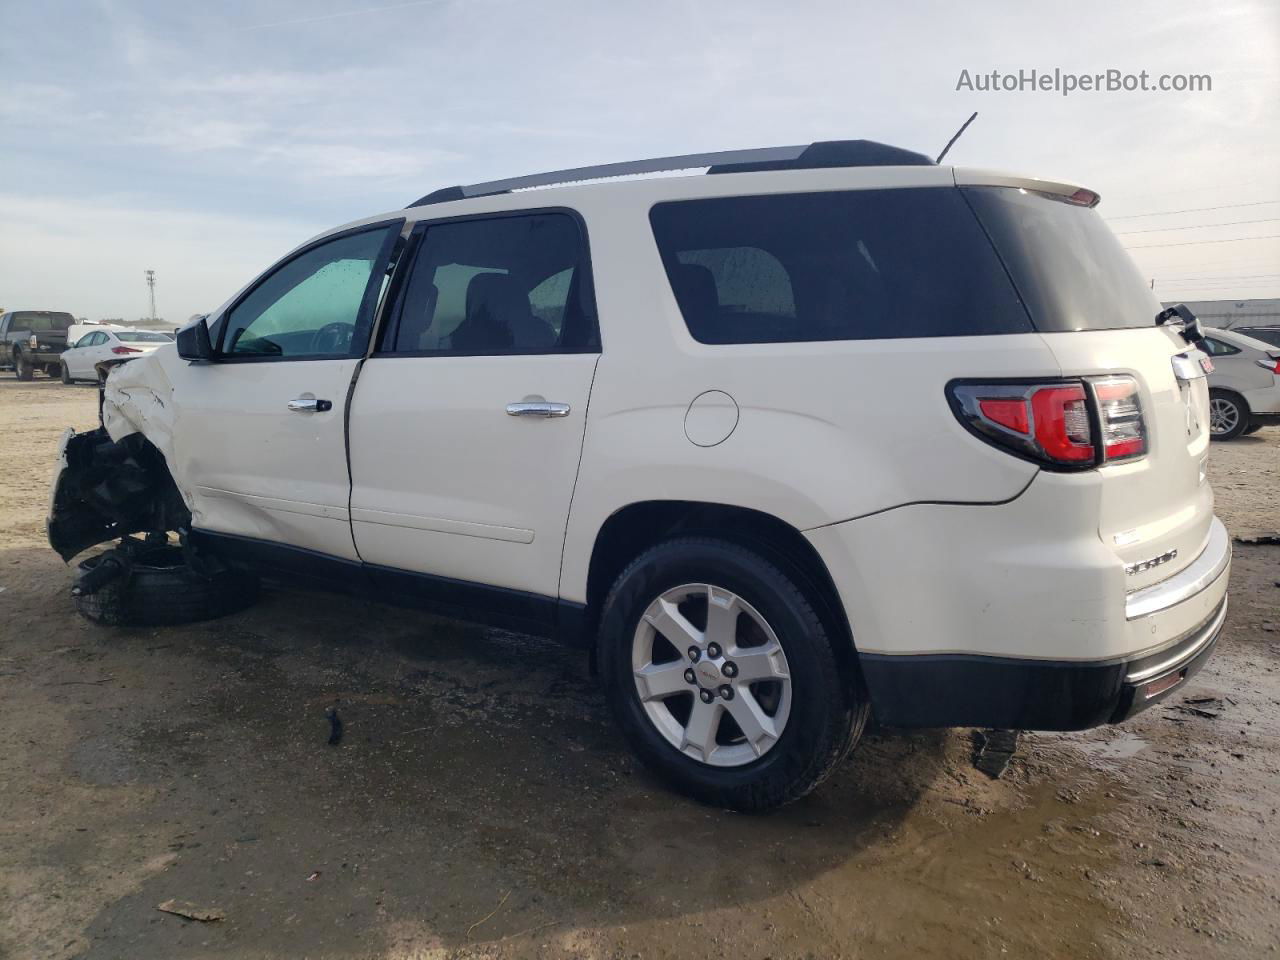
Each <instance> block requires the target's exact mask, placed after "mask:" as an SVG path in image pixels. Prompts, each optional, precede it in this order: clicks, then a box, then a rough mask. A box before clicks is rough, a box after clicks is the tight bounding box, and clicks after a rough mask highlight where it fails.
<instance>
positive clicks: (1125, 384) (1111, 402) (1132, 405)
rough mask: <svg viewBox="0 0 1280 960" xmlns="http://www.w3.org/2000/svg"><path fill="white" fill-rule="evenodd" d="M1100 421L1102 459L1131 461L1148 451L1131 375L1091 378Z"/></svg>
mask: <svg viewBox="0 0 1280 960" xmlns="http://www.w3.org/2000/svg"><path fill="white" fill-rule="evenodd" d="M1089 385H1090V386H1091V387H1093V393H1094V396H1096V397H1097V398H1098V419H1099V422H1100V423H1101V424H1102V459H1103V460H1104V461H1108V462H1109V461H1112V460H1131V459H1133V458H1134V457H1140V456H1142V455H1143V454H1144V453H1146V452H1147V426H1146V423H1145V422H1144V421H1143V419H1142V402H1141V401H1140V400H1139V399H1138V382H1137V381H1136V380H1134V379H1133V377H1107V378H1105V379H1102V380H1091V381H1089Z"/></svg>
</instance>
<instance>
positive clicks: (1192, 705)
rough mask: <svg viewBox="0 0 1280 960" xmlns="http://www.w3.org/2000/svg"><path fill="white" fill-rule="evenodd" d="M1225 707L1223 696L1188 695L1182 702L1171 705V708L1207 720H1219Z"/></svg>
mask: <svg viewBox="0 0 1280 960" xmlns="http://www.w3.org/2000/svg"><path fill="white" fill-rule="evenodd" d="M1231 702H1233V703H1234V701H1231ZM1225 708H1226V701H1224V699H1223V698H1222V697H1187V698H1186V699H1185V700H1183V701H1182V702H1181V703H1174V704H1170V705H1169V709H1170V710H1180V711H1181V712H1183V713H1189V714H1191V715H1192V716H1195V717H1204V718H1205V719H1206V720H1217V719H1218V717H1220V716H1221V715H1222V711H1223V710H1224V709H1225Z"/></svg>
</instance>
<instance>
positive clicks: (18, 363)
mask: <svg viewBox="0 0 1280 960" xmlns="http://www.w3.org/2000/svg"><path fill="white" fill-rule="evenodd" d="M13 371H14V373H15V374H16V375H17V377H18V379H19V380H34V379H35V376H36V368H35V367H33V366H32V365H31V361H29V360H28V359H27V358H26V357H25V356H23V355H22V351H21V350H19V349H17V348H14V351H13Z"/></svg>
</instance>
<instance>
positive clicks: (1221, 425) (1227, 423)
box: [1209, 390, 1249, 440]
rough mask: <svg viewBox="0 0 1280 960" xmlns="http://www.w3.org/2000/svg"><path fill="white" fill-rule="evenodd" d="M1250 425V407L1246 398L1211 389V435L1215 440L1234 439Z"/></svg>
mask: <svg viewBox="0 0 1280 960" xmlns="http://www.w3.org/2000/svg"><path fill="white" fill-rule="evenodd" d="M1248 426H1249V408H1248V407H1247V406H1246V405H1245V402H1244V400H1242V399H1241V398H1240V397H1238V396H1236V395H1235V394H1234V393H1228V392H1227V391H1225V390H1210V391H1209V436H1210V437H1211V438H1212V439H1214V440H1234V439H1235V438H1236V437H1238V436H1240V434H1242V433H1244V431H1245V429H1246V428H1247V427H1248Z"/></svg>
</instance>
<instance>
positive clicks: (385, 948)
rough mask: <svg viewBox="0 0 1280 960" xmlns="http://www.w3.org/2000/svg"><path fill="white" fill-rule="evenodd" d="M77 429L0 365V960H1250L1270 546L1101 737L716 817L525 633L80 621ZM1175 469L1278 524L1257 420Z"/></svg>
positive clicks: (941, 753) (1267, 849) (957, 745)
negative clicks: (66, 528) (1201, 645)
mask: <svg viewBox="0 0 1280 960" xmlns="http://www.w3.org/2000/svg"><path fill="white" fill-rule="evenodd" d="M95 420H96V407H95V391H94V390H93V389H92V388H69V387H64V386H62V385H60V384H58V383H55V382H51V381H37V382H35V383H30V384H19V383H17V382H16V381H15V380H14V379H13V376H12V374H3V375H0V437H2V438H3V439H2V440H0V463H2V464H3V470H2V471H0V531H3V532H2V533H0V591H2V592H0V956H3V957H12V958H23V960H25V958H41V960H46V958H60V957H92V958H117V957H118V958H144V957H146V958H149V957H162V958H185V957H263V958H268V957H311V958H337V957H380V958H382V957H385V958H396V960H408V958H427V957H590V958H596V957H599V958H615V957H616V958H662V957H734V958H737V957H742V958H751V960H761V958H766V957H771V958H776V960H782V958H801V957H819V958H836V957H850V958H863V957H913V958H916V957H919V958H932V957H938V958H943V957H946V958H967V957H996V956H1002V955H1007V956H1011V957H1063V958H1072V960H1078V958H1090V957H1119V958H1130V957H1132V958H1138V957H1142V958H1146V957H1149V956H1153V955H1154V956H1162V957H1163V956H1188V957H1197V958H1200V957H1242V958H1243V957H1248V958H1256V957H1259V956H1269V955H1273V954H1276V953H1277V951H1280V829H1278V827H1280V820H1278V818H1277V806H1278V805H1280V672H1278V670H1277V668H1278V667H1280V589H1278V587H1277V581H1280V546H1263V545H1244V544H1237V545H1236V548H1235V550H1236V552H1235V566H1234V569H1233V571H1232V601H1231V612H1230V616H1229V618H1228V621H1227V630H1226V633H1225V635H1224V640H1223V641H1222V643H1221V645H1220V649H1219V651H1218V653H1217V655H1216V656H1215V657H1214V658H1213V660H1211V661H1210V663H1209V665H1208V666H1207V667H1206V669H1205V670H1204V671H1203V672H1202V673H1201V674H1200V675H1199V676H1198V677H1197V678H1196V679H1195V681H1194V682H1193V683H1192V684H1191V685H1190V686H1189V687H1188V688H1187V689H1186V690H1185V691H1182V692H1181V693H1180V694H1179V695H1177V696H1176V697H1175V698H1174V699H1173V700H1172V701H1167V702H1166V703H1165V704H1163V705H1161V706H1158V707H1156V708H1154V709H1152V710H1150V711H1148V712H1147V713H1146V714H1144V715H1142V716H1140V717H1139V718H1137V719H1135V720H1134V721H1131V722H1129V723H1128V724H1126V725H1124V726H1123V727H1113V728H1105V729H1101V730H1096V731H1092V732H1090V733H1087V734H1072V735H1047V734H1041V735H1027V736H1024V738H1023V741H1022V745H1021V747H1020V749H1019V752H1018V755H1017V756H1016V758H1015V759H1014V761H1013V763H1012V765H1011V766H1010V768H1009V771H1008V772H1007V773H1006V775H1005V777H1004V778H1003V779H1000V780H997V781H992V780H989V779H988V778H987V777H986V776H985V775H984V774H981V773H979V772H978V771H976V770H975V769H973V767H972V765H971V763H970V755H971V751H972V745H971V733H970V731H945V732H944V731H928V732H916V733H902V732H893V731H881V732H877V733H875V734H873V735H871V736H869V737H867V738H866V740H864V742H863V745H862V747H861V748H860V749H859V750H858V751H857V752H856V753H855V754H854V756H853V757H852V758H851V759H850V760H849V761H848V762H847V763H846V765H845V766H844V767H842V768H841V769H840V770H839V771H838V772H837V774H836V775H835V776H834V777H833V778H832V780H831V781H828V783H827V784H825V785H824V786H823V787H822V788H820V789H819V791H818V792H817V793H816V794H814V795H813V796H811V797H809V798H807V799H805V800H803V801H801V802H799V803H797V804H794V805H792V806H790V807H788V808H786V809H784V810H782V811H780V812H778V813H776V814H773V815H769V816H759V817H748V816H742V815H735V814H730V813H727V812H724V811H720V810H715V809H709V808H707V807H704V806H700V805H698V804H696V803H693V802H691V801H687V800H685V799H683V798H681V797H679V796H676V795H673V794H672V793H670V792H668V791H667V790H666V789H664V788H663V787H662V786H661V785H660V784H659V783H657V782H655V781H654V780H653V779H652V778H650V777H649V776H648V774H646V773H645V772H644V771H643V770H641V769H640V768H639V767H638V765H637V764H636V763H634V762H633V761H632V759H631V757H630V755H629V754H628V753H627V752H626V750H625V749H624V748H623V746H622V745H621V741H620V738H619V737H618V736H617V735H616V734H615V732H614V729H613V727H612V725H611V723H610V720H609V718H608V715H607V710H606V707H605V704H604V703H603V701H602V699H601V696H600V694H599V692H598V689H597V686H596V684H595V683H594V682H593V680H592V678H591V676H590V675H589V673H588V671H587V665H586V662H585V658H584V657H583V656H582V655H581V654H579V653H575V652H573V651H569V650H565V649H561V648H558V647H556V646H554V645H552V644H550V643H547V642H543V641H540V640H534V639H530V638H527V637H523V636H518V635H514V634H510V633H504V632H500V631H492V630H481V629H477V628H474V627H471V626H467V625H463V624H458V623H454V622H451V621H446V620H440V619H435V618H431V617H426V616H423V615H421V614H418V613H413V612H405V611H401V610H396V609H391V608H386V607H380V606H374V605H368V604H362V603H358V602H353V601H351V600H348V599H342V598H333V597H324V596H316V595H311V594H303V593H293V592H286V591H281V590H271V591H268V592H267V593H266V595H265V596H264V599H263V601H262V602H261V603H260V604H258V605H257V606H255V607H254V608H252V609H251V610H249V611H247V612H245V613H243V614H240V615H238V616H234V617H230V618H228V619H225V620H221V621H216V622H212V623H207V624H200V625H196V626H192V627H183V628H167V629H146V630H142V629H107V628H102V627H97V626H94V625H91V624H89V623H88V622H86V621H84V620H82V619H81V618H79V617H78V616H77V615H76V613H75V611H74V609H73V607H72V603H71V601H70V598H69V596H68V592H67V591H68V586H69V584H70V582H71V570H70V569H69V568H67V567H66V566H64V565H63V564H62V562H61V561H60V560H59V559H58V558H57V557H56V556H55V555H54V554H53V553H52V551H50V550H49V548H48V546H47V545H46V544H45V543H44V541H43V536H44V533H43V518H44V512H45V508H46V501H47V497H48V478H49V474H50V471H51V467H52V463H53V458H54V452H55V449H56V443H57V438H58V436H59V434H60V433H61V431H62V430H63V429H65V427H67V426H68V425H71V426H76V427H77V428H81V429H83V428H86V427H90V426H92V425H93V424H94V422H95ZM1211 473H1212V478H1213V482H1214V485H1215V488H1216V490H1217V491H1218V503H1219V513H1220V515H1221V516H1222V517H1223V518H1224V520H1225V521H1226V522H1227V525H1228V526H1229V527H1230V528H1231V529H1232V531H1233V533H1240V532H1242V531H1249V530H1255V529H1260V528H1261V529H1269V530H1272V531H1276V530H1280V429H1267V430H1263V431H1262V432H1260V433H1258V434H1255V435H1254V436H1252V437H1247V438H1243V439H1241V440H1239V441H1236V442H1234V443H1229V444H1222V445H1215V446H1214V448H1213V453H1212V457H1211ZM1204 698H1211V699H1204ZM334 703H337V705H338V709H339V711H340V713H341V716H342V717H343V719H344V721H345V725H346V727H345V729H346V733H345V737H344V739H343V740H342V742H341V744H340V745H338V746H329V745H328V744H327V743H326V739H327V737H328V733H329V727H328V724H327V722H326V720H325V716H324V710H325V708H326V707H327V706H329V705H331V704H334ZM170 899H176V900H181V901H189V902H191V903H194V904H197V905H200V906H204V907H210V908H214V909H216V910H218V911H220V912H221V913H222V914H223V915H224V919H222V920H218V921H213V922H196V921H192V920H187V919H183V918H181V917H178V916H174V915H172V914H168V913H164V912H161V911H159V910H157V905H158V904H160V903H162V902H164V901H168V900H170Z"/></svg>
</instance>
